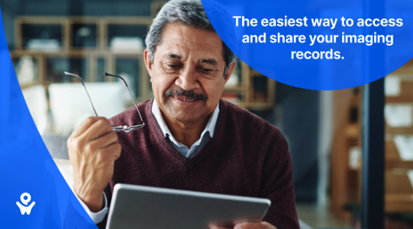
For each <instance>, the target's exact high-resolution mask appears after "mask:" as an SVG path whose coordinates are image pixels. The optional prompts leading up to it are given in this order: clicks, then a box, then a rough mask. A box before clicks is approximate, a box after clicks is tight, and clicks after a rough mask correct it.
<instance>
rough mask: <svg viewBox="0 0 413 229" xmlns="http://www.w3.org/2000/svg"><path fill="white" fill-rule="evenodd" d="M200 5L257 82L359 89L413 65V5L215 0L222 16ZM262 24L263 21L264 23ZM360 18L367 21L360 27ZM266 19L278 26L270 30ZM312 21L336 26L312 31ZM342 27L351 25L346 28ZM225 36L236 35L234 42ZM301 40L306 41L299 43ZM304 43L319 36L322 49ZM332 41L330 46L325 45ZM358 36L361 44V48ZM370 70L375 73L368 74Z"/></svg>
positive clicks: (208, 3) (397, 0) (367, 0)
mask: <svg viewBox="0 0 413 229" xmlns="http://www.w3.org/2000/svg"><path fill="white" fill-rule="evenodd" d="M202 3H203V5H204V8H205V10H206V12H207V15H208V17H209V19H210V20H211V22H212V24H213V26H214V28H215V30H216V31H217V32H218V34H219V35H220V37H221V38H222V39H223V41H224V42H225V43H226V44H227V45H228V46H229V47H230V49H232V50H233V51H234V52H235V54H236V55H237V56H238V57H239V58H240V59H241V60H243V61H244V62H245V63H247V64H248V65H249V66H251V67H252V68H254V69H255V70H257V71H258V72H260V73H262V74H263V75H266V76H268V77H270V78H272V79H274V80H276V81H279V82H282V83H285V84H289V85H292V86H296V87H300V88H306V89H314V90H336V89H345V88H351V87H355V86H360V85H363V84H366V83H370V82H372V81H375V80H377V79H380V78H382V77H384V76H386V75H388V74H390V73H391V72H393V71H395V70H396V69H398V68H400V67H401V66H402V65H403V64H405V63H406V62H407V61H408V60H410V59H411V58H412V57H413V46H412V45H411V42H412V40H413V1H407V0H377V1H372V0H354V1H346V0H336V1H329V0H294V1H270V0H256V1H250V0H220V1H219V4H220V5H221V7H222V8H223V9H224V10H225V11H226V12H227V13H226V14H225V13H224V10H217V7H218V6H217V4H218V3H216V1H215V0H202ZM218 8H219V7H218ZM242 16H244V18H242ZM234 17H238V19H237V18H234ZM343 17H344V21H343V22H344V26H342V21H341V19H342V18H343ZM253 18H255V19H256V20H257V21H256V26H254V22H253V21H252V19H253ZM264 18H266V19H267V21H265V20H264V21H262V19H264ZM304 18H307V22H306V23H307V26H305V24H304V20H305V19H304ZM360 18H362V19H370V20H367V21H363V25H364V27H359V26H357V23H358V19H360ZM243 19H248V20H243ZM271 19H274V20H275V21H276V23H274V24H273V25H272V26H270V24H271ZM311 19H338V20H337V21H336V24H335V26H334V27H333V26H332V25H333V23H331V21H330V23H327V22H326V23H327V24H329V25H330V26H329V27H323V26H322V25H323V23H324V22H325V21H322V22H323V23H322V24H321V26H316V27H313V25H312V20H311ZM348 19H351V20H353V25H352V26H350V25H351V20H348ZM374 19H376V20H374ZM383 19H384V20H383ZM237 20H238V26H236V23H237ZM243 22H244V26H242V23H243ZM262 22H264V26H263V24H262ZM327 24H326V25H327ZM248 25H249V26H248ZM286 25H287V26H286ZM229 30H233V31H234V32H235V38H234V39H233V38H232V37H231V36H229V32H228V31H229ZM264 33H265V35H266V36H265V37H266V40H265V42H264V36H262V35H264ZM244 35H246V36H247V37H250V39H249V42H251V40H253V38H252V39H251V35H256V36H257V37H256V38H255V39H257V40H258V41H256V42H255V40H253V42H254V43H244V42H243V39H244ZM260 35H261V39H259V38H260ZM287 35H291V36H292V39H294V35H297V37H295V39H296V41H295V43H288V42H289V41H288V37H287ZM299 35H304V36H305V37H306V41H305V42H304V43H301V42H300V41H299V38H300V37H299ZM310 35H311V36H313V38H314V35H320V37H319V38H317V39H319V41H320V42H321V43H318V42H315V43H314V44H313V45H311V40H310V37H309V36H310ZM334 35H336V43H331V42H333V41H334V40H332V38H333V39H334ZM347 35H348V36H347ZM353 35H355V36H356V37H357V42H356V43H354V41H355V40H352V39H353V38H354V37H353ZM359 35H362V36H363V39H364V40H360V41H359ZM390 35H392V36H393V37H391V36H390ZM271 36H273V38H274V39H271ZM283 36H284V38H283ZM343 37H344V38H345V40H344V43H343V40H342V38H343ZM244 41H245V40H244ZM271 41H273V43H272V42H271ZM315 41H317V40H315ZM292 52H295V53H292ZM300 52H302V53H300ZM322 52H323V53H322ZM337 52H338V53H337ZM306 57H307V58H308V59H306ZM371 65H373V66H374V67H373V68H371V67H367V66H371ZM367 70H368V71H369V72H368V73H366V71H367Z"/></svg>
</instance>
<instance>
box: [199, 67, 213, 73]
mask: <svg viewBox="0 0 413 229" xmlns="http://www.w3.org/2000/svg"><path fill="white" fill-rule="evenodd" d="M198 71H200V72H202V73H212V72H213V71H214V69H211V68H203V67H200V68H199V69H198Z"/></svg>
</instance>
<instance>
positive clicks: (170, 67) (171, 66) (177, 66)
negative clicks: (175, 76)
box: [166, 64, 181, 69]
mask: <svg viewBox="0 0 413 229" xmlns="http://www.w3.org/2000/svg"><path fill="white" fill-rule="evenodd" d="M166 66H167V67H168V68H169V69H177V68H180V67H181V65H180V64H167V65H166Z"/></svg>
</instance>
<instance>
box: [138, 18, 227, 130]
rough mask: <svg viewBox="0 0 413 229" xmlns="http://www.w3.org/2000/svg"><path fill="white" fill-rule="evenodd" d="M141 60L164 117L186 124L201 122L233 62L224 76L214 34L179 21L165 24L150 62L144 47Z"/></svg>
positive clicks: (217, 43) (219, 93)
mask: <svg viewBox="0 0 413 229" xmlns="http://www.w3.org/2000/svg"><path fill="white" fill-rule="evenodd" d="M145 63H146V67H147V69H148V72H149V74H150V76H151V82H152V89H153V92H154V95H155V99H156V102H157V103H158V105H159V108H160V109H161V112H162V113H163V115H164V118H166V119H167V120H170V121H178V122H181V123H186V124H193V123H198V122H202V121H205V120H206V118H208V115H209V114H211V113H212V112H213V111H214V109H215V107H216V106H217V104H218V102H219V99H220V97H221V94H222V92H223V90H224V85H225V83H226V82H227V80H228V78H229V75H230V74H231V72H232V70H233V67H234V65H235V64H232V65H231V67H230V68H229V69H228V71H227V74H226V75H225V76H224V69H225V61H224V58H223V56H222V41H221V39H220V38H219V36H218V34H217V33H215V32H208V31H205V30H200V29H197V28H192V27H188V26H185V25H182V24H179V23H175V24H168V25H166V26H165V28H164V31H163V36H162V41H161V42H160V44H159V45H157V47H156V51H155V56H154V60H153V62H152V61H151V60H150V58H149V53H148V51H147V50H146V51H145ZM165 116H166V117H165Z"/></svg>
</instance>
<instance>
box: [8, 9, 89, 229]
mask: <svg viewBox="0 0 413 229" xmlns="http://www.w3.org/2000/svg"><path fill="white" fill-rule="evenodd" d="M0 77H1V81H0V155H1V159H0V180H1V188H0V228H16V229H17V228H25V229H27V228H42V229H48V228H53V229H55V228H91V229H92V228H93V229H94V228H97V227H96V226H95V225H94V224H93V222H92V220H91V219H90V218H89V216H88V215H87V214H86V212H85V211H84V210H83V208H82V206H81V205H80V203H79V202H78V201H77V199H76V197H75V196H74V194H73V192H72V191H71V190H70V188H69V186H68V185H67V183H66V181H65V180H64V179H63V177H62V175H61V174H60V172H59V170H58V168H57V167H56V164H55V163H54V161H53V159H52V157H51V156H50V154H49V152H48V150H47V148H46V146H45V145H44V143H43V140H42V138H41V137H40V134H39V132H38V131H37V128H36V126H35V124H34V122H33V119H32V117H31V115H30V112H29V110H28V108H27V106H26V103H25V100H24V98H23V95H22V92H21V90H20V86H19V83H18V81H17V78H16V74H15V72H14V68H13V64H12V62H11V58H10V54H9V50H8V46H7V42H6V37H5V34H4V28H3V21H2V17H1V14H0ZM19 205H22V208H21V207H20V206H19ZM24 207H30V208H31V209H30V211H29V209H25V208H24ZM19 208H21V209H22V210H23V211H22V212H21V211H20V209H19Z"/></svg>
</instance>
